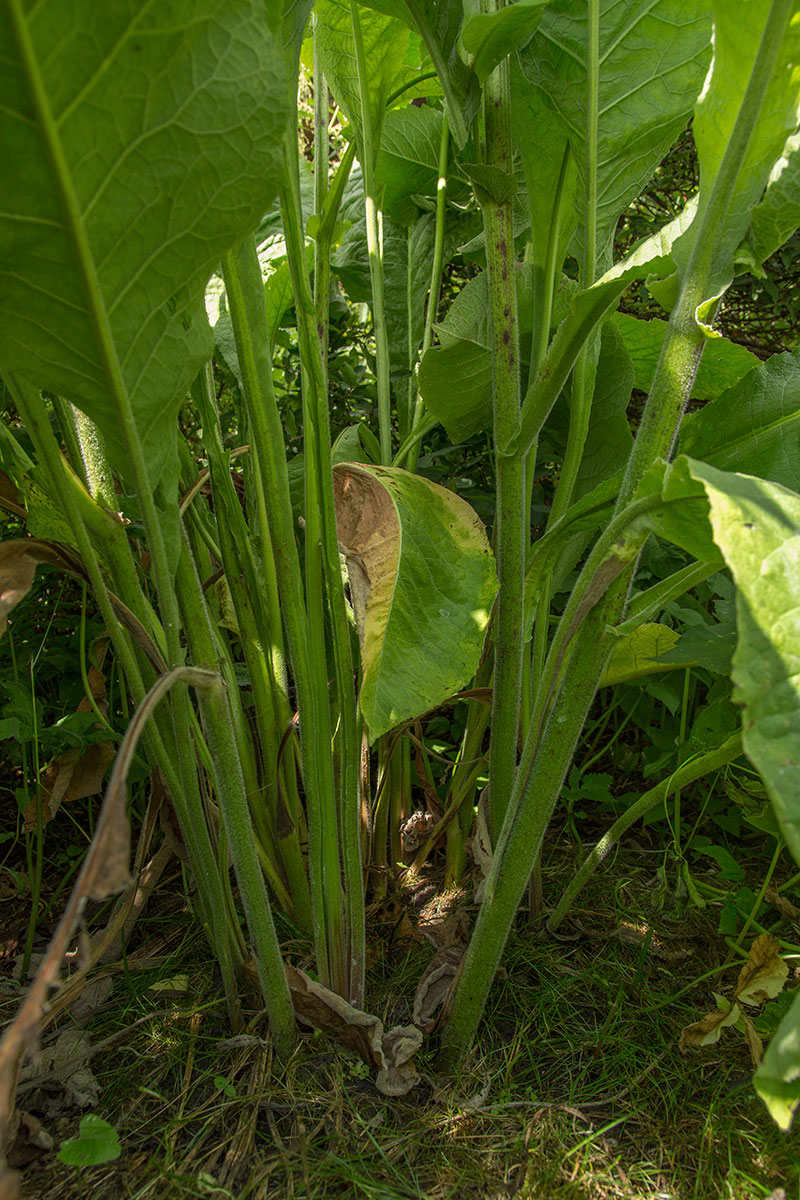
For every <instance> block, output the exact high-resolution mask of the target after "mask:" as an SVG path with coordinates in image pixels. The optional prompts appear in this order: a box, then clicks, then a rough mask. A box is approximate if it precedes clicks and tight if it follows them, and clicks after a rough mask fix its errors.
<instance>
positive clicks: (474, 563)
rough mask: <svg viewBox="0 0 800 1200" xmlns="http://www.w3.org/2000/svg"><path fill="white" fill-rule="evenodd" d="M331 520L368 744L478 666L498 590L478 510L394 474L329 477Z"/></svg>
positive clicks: (338, 472) (373, 470)
mask: <svg viewBox="0 0 800 1200" xmlns="http://www.w3.org/2000/svg"><path fill="white" fill-rule="evenodd" d="M334 493H335V496H336V522H337V529H338V534H339V544H340V549H341V550H342V553H343V554H344V556H345V562H346V564H347V571H348V576H349V579H350V592H351V596H352V601H353V608H354V610H355V614H356V621H357V623H358V630H359V639H360V642H361V670H362V683H361V695H360V704H361V710H362V712H363V714H364V718H365V720H366V722H367V725H368V727H369V735H370V741H374V740H375V738H377V737H379V736H380V734H382V733H385V732H386V731H387V730H388V729H392V728H393V727H394V726H396V725H399V724H400V722H402V721H406V720H410V719H411V718H412V717H415V716H419V715H420V713H423V712H426V711H427V710H428V709H430V708H433V707H435V706H436V705H437V704H441V703H442V702H443V701H444V700H446V699H447V697H448V696H451V695H452V694H453V693H454V692H455V691H457V690H458V689H459V688H460V687H463V685H464V684H465V683H466V682H467V681H468V680H469V679H471V677H472V675H473V674H474V673H475V669H476V667H477V665H478V660H479V658H480V654H481V649H482V646H483V640H484V636H485V633H486V627H487V623H488V620H489V613H490V610H491V607H492V603H493V601H494V597H495V593H496V591H497V579H496V576H495V570H494V560H493V558H492V554H491V551H490V549H489V543H488V541H487V540H486V534H485V532H484V529H483V526H482V524H481V522H480V521H479V519H478V518H477V516H476V515H475V513H474V512H473V511H472V509H471V508H470V507H469V505H468V504H466V503H465V502H464V501H463V500H461V499H460V498H459V497H458V496H456V495H454V494H453V493H452V492H449V491H447V490H446V489H445V488H441V487H439V486H438V485H436V484H433V483H430V482H429V481H428V480H427V479H423V478H422V477H421V476H419V475H410V474H409V473H407V472H405V471H402V470H400V469H399V468H392V467H365V466H358V465H355V464H343V465H341V466H338V467H336V468H335V470H334Z"/></svg>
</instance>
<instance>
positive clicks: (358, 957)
mask: <svg viewBox="0 0 800 1200" xmlns="http://www.w3.org/2000/svg"><path fill="white" fill-rule="evenodd" d="M286 150H287V154H286V170H285V172H284V181H283V190H282V196H281V212H282V214H283V218H284V233H285V236H286V242H287V248H288V255H289V269H290V272H291V275H292V286H293V288H294V294H295V308H296V311H297V324H298V338H299V343H300V358H301V365H302V370H303V387H304V396H305V395H306V394H307V397H308V403H307V404H306V407H305V412H306V420H307V421H308V420H309V418H310V422H309V423H308V424H307V426H306V429H305V438H306V452H307V458H308V459H309V460H313V467H314V475H315V479H316V487H317V491H318V501H317V502H318V506H319V516H320V535H321V551H322V565H323V571H324V576H325V588H326V593H327V598H328V613H329V616H330V634H331V643H332V647H333V659H334V667H335V671H336V690H337V696H338V716H339V730H338V746H339V749H340V762H341V770H340V779H339V784H340V786H339V803H338V839H337V845H338V847H339V848H340V849H339V851H338V852H337V855H336V858H337V862H338V861H339V855H341V874H339V872H338V870H337V875H336V878H335V879H334V878H333V876H331V878H330V880H329V884H330V888H331V892H330V895H331V899H333V897H334V895H336V896H338V902H339V909H338V911H337V913H336V914H334V913H333V911H332V913H331V916H332V919H333V921H334V926H333V928H334V930H335V933H336V940H335V942H334V945H335V946H337V947H338V951H337V952H336V953H335V954H333V955H332V960H333V962H334V963H335V975H334V976H333V978H334V979H335V980H336V981H337V987H336V989H335V990H339V991H340V992H341V994H342V995H344V996H346V997H348V998H349V999H350V1000H351V1001H352V1002H353V1003H354V1004H356V1005H360V1004H361V1003H362V1001H363V995H364V972H365V964H366V932H365V919H364V885H363V875H362V864H361V802H360V788H359V763H360V761H361V739H360V736H359V732H358V721H357V709H356V695H355V682H354V672H353V658H352V651H351V643H350V625H349V622H348V618H347V607H346V605H345V597H344V583H343V580H342V568H341V557H340V554H339V540H338V536H337V530H336V508H335V504H334V497H333V467H332V460H331V436H330V421H329V417H328V396H327V389H326V386H325V372H324V367H323V361H322V348H321V345H320V339H319V334H318V331H317V329H316V321H315V311H314V302H313V299H312V295H311V285H310V281H309V278H308V270H307V267H306V260H305V254H304V239H303V232H302V223H301V212H302V210H301V206H300V169H299V163H298V152H297V139H296V137H295V136H294V133H293V131H292V133H291V137H290V138H288V139H287V142H286ZM307 478H308V476H307ZM306 515H307V517H308V513H307V514H306ZM315 666H316V669H317V670H318V671H321V672H322V682H323V683H325V682H326V681H325V659H324V656H323V657H322V659H321V661H319V662H318V663H316V664H315ZM302 720H303V717H302V714H301V722H302ZM328 757H329V760H330V741H329V742H328ZM335 848H336V847H334V849H335ZM331 856H332V857H333V851H331ZM340 914H342V916H343V920H342V919H341V917H340ZM340 955H341V957H340Z"/></svg>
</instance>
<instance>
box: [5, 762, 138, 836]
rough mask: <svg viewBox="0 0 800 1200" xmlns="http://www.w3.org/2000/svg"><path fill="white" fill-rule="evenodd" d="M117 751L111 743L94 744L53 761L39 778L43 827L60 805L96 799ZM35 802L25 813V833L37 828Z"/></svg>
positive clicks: (32, 801) (33, 799) (30, 804)
mask: <svg viewBox="0 0 800 1200" xmlns="http://www.w3.org/2000/svg"><path fill="white" fill-rule="evenodd" d="M115 753H116V751H115V750H114V747H113V745H112V743H111V742H95V743H94V744H93V745H91V746H87V747H86V749H85V750H84V751H81V749H80V747H79V746H72V747H70V749H69V750H65V751H64V753H63V754H59V756H58V758H54V759H53V761H52V762H51V763H50V764H49V766H48V767H47V769H46V770H45V772H44V773H43V775H42V778H41V784H42V824H43V825H46V824H47V823H48V821H52V819H53V817H54V816H55V815H56V813H57V812H58V810H59V808H60V807H61V805H62V804H67V803H69V802H71V801H73V800H83V799H85V797H86V796H96V795H97V794H98V793H99V792H100V791H102V788H103V779H104V778H105V774H106V771H107V770H108V768H109V766H110V765H111V763H112V762H113V760H114V754H115ZM37 821H38V816H37V811H36V798H35V797H33V798H32V799H31V800H30V801H29V803H28V806H27V808H26V809H25V830H26V832H27V831H30V830H33V829H36V827H37Z"/></svg>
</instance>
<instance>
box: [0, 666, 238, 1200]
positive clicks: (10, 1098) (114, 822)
mask: <svg viewBox="0 0 800 1200" xmlns="http://www.w3.org/2000/svg"><path fill="white" fill-rule="evenodd" d="M218 680H219V676H218V675H216V674H215V673H214V672H211V671H201V670H198V669H195V668H192V667H176V668H175V669H174V670H172V671H169V672H168V673H167V674H166V675H162V676H161V678H160V679H158V680H157V681H156V682H155V684H154V685H153V687H152V688H151V689H150V691H149V692H148V693H147V695H146V696H145V698H144V700H143V701H142V703H141V704H140V706H139V708H138V709H137V710H136V713H135V714H134V716H133V719H132V720H131V723H130V725H129V726H128V729H127V730H126V732H125V737H124V738H123V740H122V743H121V745H120V748H119V752H118V754H117V758H116V761H115V763H114V769H113V771H112V772H111V778H110V780H109V782H108V787H107V789H106V794H105V798H104V800H103V806H102V808H101V810H100V815H99V817H98V819H97V825H96V828H95V835H94V838H93V839H92V843H91V845H90V847H89V850H88V851H87V854H86V858H85V859H84V862H83V866H82V867H81V871H80V874H79V875H78V878H77V881H76V883H75V886H74V888H73V889H72V893H71V895H70V898H69V900H68V901H67V906H66V908H65V910H64V914H63V916H62V918H61V920H60V922H59V924H58V928H57V929H56V931H55V933H54V934H53V937H52V939H51V941H50V945H49V946H48V948H47V952H46V953H45V955H44V958H43V959H42V962H41V965H40V967H39V970H38V971H37V973H36V977H35V979H34V981H33V983H32V984H31V987H30V990H29V992H28V994H27V996H26V997H25V1000H24V1001H23V1003H22V1005H21V1007H20V1009H19V1011H18V1012H17V1015H16V1017H15V1018H14V1020H13V1021H12V1022H11V1024H10V1025H9V1026H8V1028H7V1029H6V1031H5V1033H4V1034H3V1038H2V1040H0V1151H3V1152H4V1151H5V1140H6V1136H7V1132H8V1129H9V1127H10V1123H11V1118H12V1116H13V1113H14V1097H15V1093H16V1087H17V1078H18V1075H19V1068H20V1063H21V1061H22V1057H23V1055H24V1054H25V1052H26V1050H27V1049H28V1048H29V1047H30V1046H31V1045H32V1044H33V1043H34V1042H35V1040H36V1038H37V1037H38V1035H39V1031H40V1027H41V1022H42V1019H43V1017H44V1016H45V1013H46V1011H47V996H48V992H49V991H50V989H51V988H53V987H56V986H57V985H58V981H59V972H60V970H61V964H62V962H63V960H64V956H65V954H66V953H67V951H68V949H69V945H70V941H71V939H72V935H73V933H74V931H75V928H76V926H77V924H78V922H79V920H80V916H81V913H82V911H83V909H84V907H85V905H86V901H87V900H89V899H93V900H104V899H106V898H107V897H108V896H112V895H113V894H114V893H115V892H118V891H121V890H122V889H123V888H124V887H125V886H126V884H127V883H128V879H129V864H130V827H129V823H128V817H127V813H126V811H125V803H126V792H125V781H126V779H127V775H128V770H129V769H130V765H131V762H132V760H133V756H134V753H135V751H136V746H137V743H138V741H139V738H140V736H141V734H142V730H143V729H144V726H145V722H146V721H147V719H148V718H149V716H150V714H151V713H152V711H153V709H154V708H155V706H156V704H158V702H159V700H160V699H161V698H162V697H163V696H164V695H165V694H166V693H167V692H168V691H169V689H170V688H171V687H172V686H173V685H174V684H176V683H189V684H193V685H194V686H196V687H202V686H208V685H209V684H211V683H216V682H218ZM2 1181H3V1177H2V1176H0V1185H2ZM12 1194H13V1193H12Z"/></svg>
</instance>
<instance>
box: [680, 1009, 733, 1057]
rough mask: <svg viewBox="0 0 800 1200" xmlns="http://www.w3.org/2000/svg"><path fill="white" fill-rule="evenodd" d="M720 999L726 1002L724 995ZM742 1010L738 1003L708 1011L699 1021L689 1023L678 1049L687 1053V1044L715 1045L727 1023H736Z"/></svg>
mask: <svg viewBox="0 0 800 1200" xmlns="http://www.w3.org/2000/svg"><path fill="white" fill-rule="evenodd" d="M719 999H720V1001H721V1002H722V1003H723V1004H724V1003H726V1001H725V1000H723V999H722V997H719ZM741 1012H742V1010H741V1009H740V1008H739V1005H738V1004H731V1006H730V1008H728V1009H724V1008H715V1009H714V1011H713V1012H710V1013H706V1015H705V1016H704V1017H702V1018H701V1019H700V1020H699V1021H695V1022H694V1024H693V1025H687V1026H686V1028H685V1029H684V1030H682V1032H681V1040H680V1042H679V1043H678V1049H679V1050H681V1051H682V1052H684V1053H685V1051H686V1047H687V1046H713V1045H714V1043H715V1042H718V1041H719V1037H720V1033H721V1032H722V1030H723V1029H724V1028H725V1026H726V1025H735V1024H736V1022H737V1021H738V1020H739V1017H740V1016H741Z"/></svg>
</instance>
